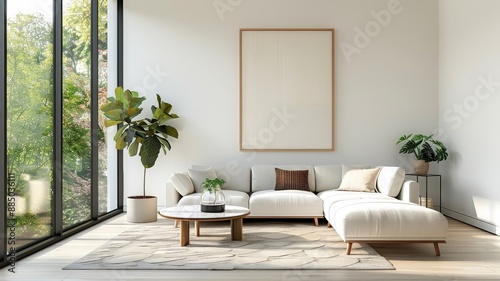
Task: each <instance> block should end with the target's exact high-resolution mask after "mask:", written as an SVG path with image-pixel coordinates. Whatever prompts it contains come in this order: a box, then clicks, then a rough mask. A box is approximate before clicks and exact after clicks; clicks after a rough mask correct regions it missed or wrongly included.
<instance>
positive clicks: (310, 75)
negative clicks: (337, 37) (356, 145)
mask: <svg viewBox="0 0 500 281" xmlns="http://www.w3.org/2000/svg"><path fill="white" fill-rule="evenodd" d="M240 150H241V151H255V150H257V151H333V150H334V29H323V28H317V29H262V28H256V29H255V28H254V29H252V28H244V29H240Z"/></svg>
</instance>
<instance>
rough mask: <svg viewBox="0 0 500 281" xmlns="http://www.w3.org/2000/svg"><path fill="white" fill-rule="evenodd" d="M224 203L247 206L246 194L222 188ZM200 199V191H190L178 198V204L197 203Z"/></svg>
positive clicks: (247, 198)
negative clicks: (190, 192)
mask: <svg viewBox="0 0 500 281" xmlns="http://www.w3.org/2000/svg"><path fill="white" fill-rule="evenodd" d="M222 193H223V194H224V198H225V200H226V205H233V206H240V207H244V208H248V200H249V197H248V194H247V193H245V192H242V191H237V190H222ZM200 201H201V193H192V194H189V195H187V196H184V197H182V198H181V199H180V200H179V203H178V205H179V206H186V205H199V204H200Z"/></svg>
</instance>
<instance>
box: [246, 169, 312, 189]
mask: <svg viewBox="0 0 500 281" xmlns="http://www.w3.org/2000/svg"><path fill="white" fill-rule="evenodd" d="M275 168H280V169H283V170H308V171H309V175H308V181H309V190H310V191H315V186H316V185H315V178H314V168H313V167H312V166H309V165H278V166H274V165H254V166H252V192H256V191H262V190H273V191H274V187H275V186H276V171H275V170H274V169H275Z"/></svg>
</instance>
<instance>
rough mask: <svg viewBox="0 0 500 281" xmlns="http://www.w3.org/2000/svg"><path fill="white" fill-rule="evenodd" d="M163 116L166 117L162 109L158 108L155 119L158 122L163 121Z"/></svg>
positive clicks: (154, 114)
mask: <svg viewBox="0 0 500 281" xmlns="http://www.w3.org/2000/svg"><path fill="white" fill-rule="evenodd" d="M154 108H156V107H154ZM151 109H153V107H152V108H151ZM163 115H164V113H163V111H162V110H161V108H156V109H155V110H154V112H153V118H154V119H156V120H159V119H161V118H162V117H163Z"/></svg>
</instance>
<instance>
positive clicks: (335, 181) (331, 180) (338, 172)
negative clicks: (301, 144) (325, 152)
mask: <svg viewBox="0 0 500 281" xmlns="http://www.w3.org/2000/svg"><path fill="white" fill-rule="evenodd" d="M314 174H315V175H314V177H315V178H316V192H322V191H327V190H332V189H337V188H338V187H339V186H340V183H341V182H342V165H320V166H314Z"/></svg>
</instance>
